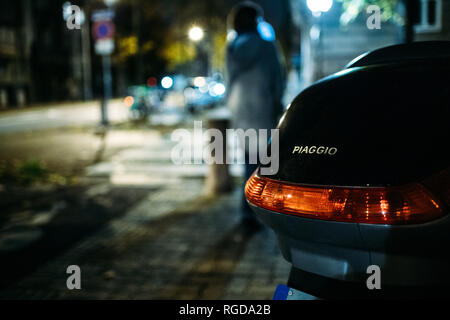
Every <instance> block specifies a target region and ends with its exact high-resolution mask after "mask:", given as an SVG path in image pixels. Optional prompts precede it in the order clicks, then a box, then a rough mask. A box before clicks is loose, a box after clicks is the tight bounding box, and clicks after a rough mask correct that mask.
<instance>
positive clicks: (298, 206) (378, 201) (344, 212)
mask: <svg viewBox="0 0 450 320" xmlns="http://www.w3.org/2000/svg"><path fill="white" fill-rule="evenodd" d="M245 195H246V198H247V200H248V201H249V202H250V203H252V204H253V205H255V206H257V207H261V208H264V209H267V210H271V211H276V212H279V213H285V214H291V215H296V216H301V217H306V218H313V219H321V220H330V221H341V222H355V223H371V224H415V223H424V222H427V221H431V220H434V219H437V218H439V217H441V216H443V215H444V211H443V209H442V207H441V205H440V203H439V202H438V200H436V199H435V198H434V197H433V196H432V195H431V193H430V192H429V191H428V190H427V189H426V188H424V187H423V186H422V185H420V184H408V185H405V186H402V187H335V186H332V187H328V186H325V187H323V186H308V185H300V184H292V183H286V182H282V181H278V180H273V179H269V178H265V177H260V176H258V175H257V173H256V172H255V173H254V174H253V176H252V177H251V178H250V179H249V180H248V181H247V183H246V186H245Z"/></svg>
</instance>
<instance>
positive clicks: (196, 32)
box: [189, 26, 203, 41]
mask: <svg viewBox="0 0 450 320" xmlns="http://www.w3.org/2000/svg"><path fill="white" fill-rule="evenodd" d="M189 39H191V40H192V41H200V40H202V39H203V29H202V28H200V27H196V26H194V27H192V28H191V29H189Z"/></svg>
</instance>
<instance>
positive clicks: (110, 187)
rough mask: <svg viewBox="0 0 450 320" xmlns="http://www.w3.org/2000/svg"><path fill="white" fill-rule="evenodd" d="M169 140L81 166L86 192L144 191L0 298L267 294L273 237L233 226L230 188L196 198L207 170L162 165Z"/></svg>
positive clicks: (276, 256)
mask: <svg viewBox="0 0 450 320" xmlns="http://www.w3.org/2000/svg"><path fill="white" fill-rule="evenodd" d="M172 145H173V142H171V141H170V137H168V136H164V135H156V136H155V139H147V140H146V141H143V143H142V145H140V146H134V147H133V148H127V149H124V150H123V151H122V152H120V153H118V154H117V155H115V156H114V157H112V159H111V161H108V162H104V163H99V164H96V165H95V166H92V167H90V168H89V169H88V170H87V177H86V179H88V180H89V181H90V183H91V185H92V187H90V188H89V189H88V190H87V191H86V195H87V196H88V197H93V198H95V197H100V196H102V195H103V198H102V199H103V200H102V201H103V202H108V201H109V199H108V196H109V195H110V194H114V192H112V191H114V190H126V188H127V187H129V188H131V189H130V190H138V189H139V188H142V192H147V195H144V196H140V197H138V198H137V199H138V201H137V202H135V203H134V204H133V205H132V206H130V207H129V208H128V209H127V210H126V212H125V213H124V214H123V215H118V216H116V217H114V218H113V219H111V220H109V221H108V222H107V223H106V224H104V225H103V226H102V227H101V228H100V229H98V230H97V231H96V232H94V233H93V234H91V235H88V236H86V237H84V238H82V239H81V240H79V241H77V242H76V243H75V244H74V245H72V246H71V247H70V248H69V249H67V250H65V251H64V252H63V253H62V254H60V255H58V256H56V257H54V258H52V259H50V260H48V261H47V262H46V263H44V264H42V265H41V266H40V267H39V268H38V269H36V270H35V271H34V272H33V273H31V274H29V275H28V276H26V277H25V278H23V279H22V280H20V281H18V282H16V283H14V284H13V285H11V286H10V287H8V288H6V289H4V290H2V291H0V298H2V299H271V298H272V295H273V292H274V290H275V288H276V286H277V285H278V284H280V283H286V281H287V278H288V273H289V264H288V263H287V262H285V261H284V259H283V258H282V257H281V254H280V251H279V249H278V246H277V243H276V239H275V235H274V234H273V232H272V231H270V230H268V229H263V230H260V231H259V232H257V233H252V232H248V231H246V230H245V229H244V228H243V227H242V226H241V224H240V220H239V218H240V216H239V209H238V208H239V204H240V200H241V192H242V191H241V189H240V188H236V189H235V190H234V191H233V192H232V193H230V194H226V195H223V196H219V197H215V198H211V197H206V196H204V195H203V188H204V175H205V174H206V172H207V167H206V166H205V165H200V166H193V165H192V166H190V167H185V168H183V169H180V168H178V166H176V165H174V164H172V162H171V161H170V149H171V147H172ZM233 172H235V175H238V174H239V168H234V169H233ZM146 190H148V191H146ZM120 192H122V191H120ZM116 193H117V192H116ZM93 214H95V213H93ZM69 265H79V266H80V267H81V273H82V274H81V276H82V289H81V290H73V291H70V290H68V289H67V288H66V279H67V277H68V275H67V274H66V268H67V266H69Z"/></svg>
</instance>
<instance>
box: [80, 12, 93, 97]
mask: <svg viewBox="0 0 450 320" xmlns="http://www.w3.org/2000/svg"><path fill="white" fill-rule="evenodd" d="M85 17H86V18H85V22H84V24H83V26H82V27H81V49H82V57H83V96H84V100H85V101H87V100H92V69H91V38H90V34H91V32H90V27H89V17H90V10H89V9H88V8H85Z"/></svg>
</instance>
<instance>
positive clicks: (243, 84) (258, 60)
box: [226, 1, 285, 224]
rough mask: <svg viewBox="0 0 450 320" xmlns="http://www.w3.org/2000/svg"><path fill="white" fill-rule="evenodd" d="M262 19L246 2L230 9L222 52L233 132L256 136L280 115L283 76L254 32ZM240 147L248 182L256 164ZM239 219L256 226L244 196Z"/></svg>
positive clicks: (274, 52)
mask: <svg viewBox="0 0 450 320" xmlns="http://www.w3.org/2000/svg"><path fill="white" fill-rule="evenodd" d="M262 19H263V11H262V8H261V7H260V6H258V5H257V4H255V3H253V2H250V1H245V2H242V3H239V4H237V5H236V6H234V7H233V8H232V9H231V12H230V14H229V16H228V24H229V25H230V27H231V29H233V31H232V33H231V34H232V35H234V36H231V37H230V34H229V39H228V43H227V50H226V76H227V77H226V80H227V105H228V107H229V108H230V109H231V114H232V126H233V128H234V129H243V130H244V131H245V130H248V129H255V130H256V131H257V132H259V131H258V130H259V129H267V130H270V129H273V128H275V127H276V124H277V121H278V119H279V118H280V116H281V113H282V112H283V107H282V104H281V99H282V96H283V91H284V88H285V72H284V68H283V66H282V63H281V61H280V54H279V52H278V48H277V46H276V44H275V42H274V41H271V40H273V39H270V40H265V39H263V38H262V36H261V34H260V33H259V32H258V22H259V21H261V20H262ZM268 134H270V131H269V132H268ZM240 147H241V148H243V150H244V152H245V179H246V180H248V178H249V177H250V176H251V174H252V173H253V172H254V171H255V170H256V168H257V166H258V164H257V163H249V162H250V161H249V160H250V159H251V158H252V157H251V154H250V153H251V152H252V150H249V148H248V146H247V144H245V143H241V145H240ZM253 152H254V150H253ZM242 218H243V222H244V223H250V224H252V223H256V219H255V218H254V215H253V213H252V212H251V209H250V207H249V205H248V203H247V201H246V199H245V195H243V198H242Z"/></svg>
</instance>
